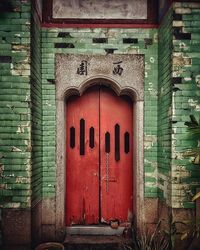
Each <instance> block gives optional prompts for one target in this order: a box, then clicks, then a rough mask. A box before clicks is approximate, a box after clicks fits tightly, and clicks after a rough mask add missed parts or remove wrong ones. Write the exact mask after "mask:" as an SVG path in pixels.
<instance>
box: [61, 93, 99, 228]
mask: <svg viewBox="0 0 200 250" xmlns="http://www.w3.org/2000/svg"><path fill="white" fill-rule="evenodd" d="M80 121H81V122H80ZM66 122H67V124H66V130H67V138H66V144H67V147H66V151H67V152H66V224H67V225H73V224H82V225H89V224H98V223H99V91H98V90H97V89H90V90H89V91H87V92H86V93H85V94H84V95H83V96H81V97H78V96H73V97H70V98H69V99H68V101H67V105H66ZM74 130H75V142H74V140H73V138H74ZM84 131H85V135H84V134H83V132H84ZM70 132H71V134H70ZM80 133H81V135H80ZM90 133H91V134H90ZM70 136H71V137H70ZM93 136H94V139H93V138H92V137H93ZM80 137H81V139H80ZM80 140H84V141H83V146H84V148H82V149H81V141H80ZM74 144H75V145H74ZM58 167H59V166H58Z"/></svg>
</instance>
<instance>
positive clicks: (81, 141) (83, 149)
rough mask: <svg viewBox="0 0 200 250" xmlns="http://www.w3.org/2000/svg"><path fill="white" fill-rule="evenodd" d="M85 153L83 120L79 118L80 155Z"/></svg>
mask: <svg viewBox="0 0 200 250" xmlns="http://www.w3.org/2000/svg"><path fill="white" fill-rule="evenodd" d="M84 154H85V120H84V119H81V120H80V155H84Z"/></svg>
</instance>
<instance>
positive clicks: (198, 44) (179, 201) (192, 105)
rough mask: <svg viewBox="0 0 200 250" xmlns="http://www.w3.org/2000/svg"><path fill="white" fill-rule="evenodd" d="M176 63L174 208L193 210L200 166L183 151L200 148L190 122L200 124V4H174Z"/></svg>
mask: <svg viewBox="0 0 200 250" xmlns="http://www.w3.org/2000/svg"><path fill="white" fill-rule="evenodd" d="M173 9H174V20H173V33H174V35H173V61H172V77H173V78H172V79H173V94H172V105H173V110H172V168H171V172H172V174H171V177H172V179H171V181H172V186H171V189H172V207H176V208H180V207H184V208H193V207H194V203H192V202H191V197H192V196H193V195H194V194H195V192H196V190H195V189H196V187H197V186H199V185H200V167H199V166H198V165H194V164H193V163H192V160H193V159H192V158H190V159H187V158H184V157H183V152H184V151H186V150H188V149H190V148H191V147H193V146H198V145H197V144H198V142H197V140H194V139H192V138H191V136H189V134H188V132H187V126H186V125H185V122H186V121H190V118H189V116H190V115H194V117H195V118H196V120H197V121H198V122H199V121H200V119H199V118H200V3H189V2H187V3H174V6H173Z"/></svg>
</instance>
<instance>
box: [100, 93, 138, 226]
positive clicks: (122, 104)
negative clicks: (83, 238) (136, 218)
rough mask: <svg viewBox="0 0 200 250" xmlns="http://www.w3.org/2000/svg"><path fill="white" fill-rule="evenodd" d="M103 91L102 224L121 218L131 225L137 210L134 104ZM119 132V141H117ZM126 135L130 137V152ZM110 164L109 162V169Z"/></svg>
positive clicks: (101, 131)
mask: <svg viewBox="0 0 200 250" xmlns="http://www.w3.org/2000/svg"><path fill="white" fill-rule="evenodd" d="M100 91H101V93H100V136H101V139H100V142H101V145H100V156H101V167H100V169H101V221H102V222H103V221H104V222H107V223H108V222H109V221H110V220H115V219H117V220H119V221H120V222H127V221H130V220H131V218H132V211H133V183H132V180H133V170H132V164H133V157H132V152H133V140H132V138H133V128H132V124H133V108H132V102H131V100H130V99H129V98H125V97H118V96H117V95H116V94H115V93H114V92H113V91H111V90H108V89H106V88H101V90H100ZM115 130H116V131H115ZM106 132H109V133H110V153H109V156H108V155H106V152H105V133H106ZM118 133H119V141H118V140H117V141H116V142H115V140H116V139H115V137H116V135H117V134H118ZM125 133H126V135H127V136H128V137H129V143H127V144H129V145H126V148H127V149H126V150H125V145H124V143H125ZM127 136H126V138H127ZM126 140H127V139H126ZM116 143H117V145H115V144H116ZM118 148H119V152H117V155H116V152H115V151H116V150H118ZM125 151H126V152H125ZM127 151H128V152H127ZM108 158H109V159H108ZM106 161H109V163H108V166H109V167H108V169H107V166H106V165H107V164H106ZM107 175H108V176H109V179H108V180H107Z"/></svg>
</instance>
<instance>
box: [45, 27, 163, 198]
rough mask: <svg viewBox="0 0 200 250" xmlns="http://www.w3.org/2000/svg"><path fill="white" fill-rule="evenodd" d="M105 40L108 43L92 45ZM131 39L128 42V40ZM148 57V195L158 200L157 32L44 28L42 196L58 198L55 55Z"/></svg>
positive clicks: (146, 155) (146, 159) (146, 82)
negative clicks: (99, 39) (56, 185)
mask: <svg viewBox="0 0 200 250" xmlns="http://www.w3.org/2000/svg"><path fill="white" fill-rule="evenodd" d="M93 38H106V39H107V42H106V43H96V42H93ZM127 38H130V39H129V40H126V39H127ZM108 52H113V53H116V54H144V55H145V83H144V84H145V107H144V108H145V118H144V119H145V128H144V130H145V131H144V141H145V142H144V143H145V154H144V155H145V160H144V161H145V196H146V197H157V106H158V105H157V101H158V88H157V87H158V63H157V62H158V53H157V52H158V41H157V30H156V29H78V28H74V29H69V28H68V29H67V28H65V29H59V28H49V29H47V28H43V29H42V108H43V121H42V124H43V196H44V197H54V196H55V146H56V145H55V125H56V124H55V116H56V113H55V110H56V107H55V54H56V53H73V54H103V55H106V53H108Z"/></svg>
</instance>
